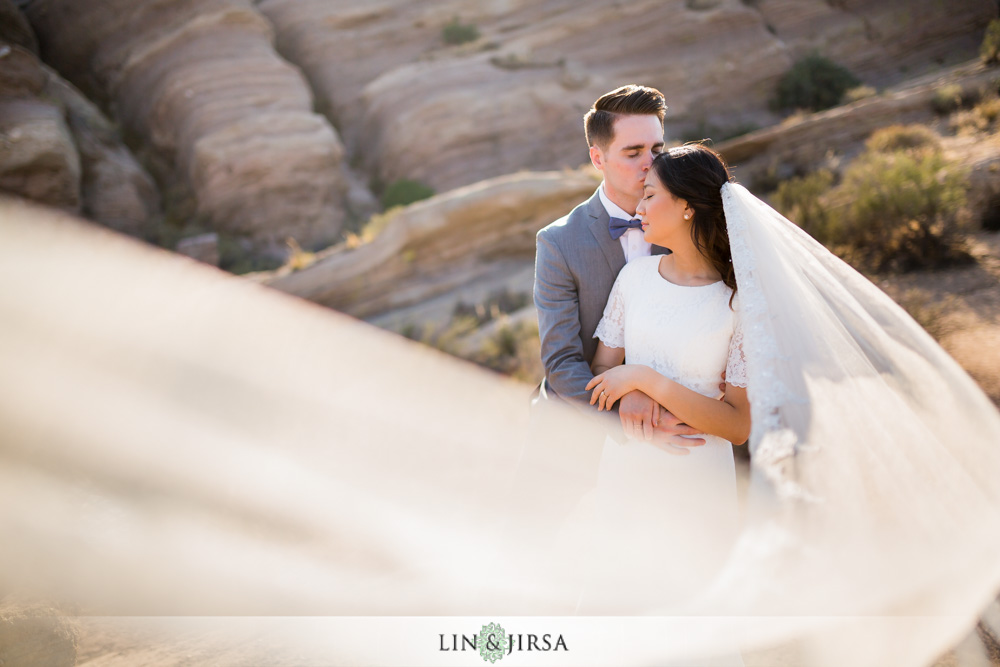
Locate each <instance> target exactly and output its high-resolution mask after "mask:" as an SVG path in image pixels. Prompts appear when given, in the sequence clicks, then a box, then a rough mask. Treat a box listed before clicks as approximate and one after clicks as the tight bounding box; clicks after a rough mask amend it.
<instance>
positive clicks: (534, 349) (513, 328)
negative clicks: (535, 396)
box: [472, 322, 545, 384]
mask: <svg viewBox="0 0 1000 667" xmlns="http://www.w3.org/2000/svg"><path fill="white" fill-rule="evenodd" d="M541 356H542V355H541V342H540V340H539V336H538V325H537V324H536V323H534V322H531V323H528V322H520V323H515V324H511V323H504V324H502V325H501V326H500V327H499V328H497V330H496V332H495V333H494V334H493V335H492V336H491V337H490V338H488V339H487V340H486V341H485V342H484V343H483V346H482V348H481V349H480V350H479V352H478V353H477V354H476V355H475V356H474V357H473V359H472V361H475V362H476V363H478V364H480V365H481V366H485V367H486V368H490V369H492V370H495V371H497V372H499V373H503V374H504V375H509V376H510V377H513V378H515V379H517V380H522V381H524V382H528V383H530V384H537V383H538V382H539V381H540V380H541V379H542V376H543V375H544V374H545V371H544V370H543V368H542V362H541Z"/></svg>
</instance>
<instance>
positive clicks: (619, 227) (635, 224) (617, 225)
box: [608, 218, 642, 239]
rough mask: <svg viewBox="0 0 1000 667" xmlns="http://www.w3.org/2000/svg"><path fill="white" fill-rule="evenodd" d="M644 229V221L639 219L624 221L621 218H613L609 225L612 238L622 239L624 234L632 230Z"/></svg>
mask: <svg viewBox="0 0 1000 667" xmlns="http://www.w3.org/2000/svg"><path fill="white" fill-rule="evenodd" d="M641 227H642V220H640V219H639V218H632V219H631V220H623V219H621V218H611V222H609V223H608V231H610V232H611V238H613V239H620V238H621V237H622V234H624V233H625V232H627V231H628V230H630V229H640V228H641Z"/></svg>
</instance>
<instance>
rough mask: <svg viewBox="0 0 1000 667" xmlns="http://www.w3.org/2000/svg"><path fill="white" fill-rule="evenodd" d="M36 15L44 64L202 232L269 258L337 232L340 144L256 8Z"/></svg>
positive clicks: (62, 10) (218, 2) (64, 6)
mask: <svg viewBox="0 0 1000 667" xmlns="http://www.w3.org/2000/svg"><path fill="white" fill-rule="evenodd" d="M25 11H26V13H27V16H28V18H29V20H30V21H31V23H32V25H33V27H34V29H35V32H36V34H37V35H38V38H39V43H40V48H41V53H42V56H43V57H44V58H45V60H46V61H47V62H49V63H50V64H52V65H53V66H54V67H55V68H56V69H57V70H58V71H59V72H60V73H62V74H63V75H64V76H66V77H67V78H68V79H69V80H70V81H72V82H73V83H75V84H76V85H78V86H79V87H80V88H81V89H83V90H84V91H85V92H86V93H87V94H88V95H89V96H90V97H91V98H92V99H95V100H97V101H98V102H99V103H100V104H102V105H105V106H106V107H107V108H110V109H113V110H114V114H115V116H116V117H117V119H118V120H119V122H121V123H122V125H123V126H124V127H125V128H126V129H127V130H128V131H129V132H131V133H133V134H134V135H135V136H137V137H140V138H141V143H143V144H144V145H145V146H146V147H147V148H148V151H149V153H150V155H149V156H148V159H149V161H150V163H151V164H153V165H154V166H156V171H157V172H158V173H157V176H158V177H159V179H160V180H161V181H162V182H164V183H166V184H167V185H170V184H171V183H174V182H178V183H181V184H182V185H184V186H185V187H186V188H187V190H188V191H189V192H190V193H191V194H192V195H193V199H194V203H195V213H196V215H197V216H198V218H199V219H200V220H201V221H202V222H203V224H206V225H207V226H208V227H210V228H211V229H213V230H215V231H220V232H226V233H229V234H232V235H236V236H242V237H248V238H250V239H252V240H253V242H254V243H255V247H256V249H257V250H267V249H272V250H273V249H276V248H279V247H281V246H282V245H283V242H284V239H285V238H286V237H288V236H292V237H294V238H296V239H297V240H298V241H299V242H300V243H301V244H302V245H304V246H313V245H323V244H328V243H330V242H331V241H332V240H333V239H334V238H335V237H336V235H337V233H338V231H339V229H340V225H341V222H342V220H343V213H342V210H341V204H342V199H343V194H344V178H343V174H342V171H341V163H340V159H341V145H340V141H339V139H338V137H337V134H336V132H335V131H334V130H333V128H332V127H331V126H330V124H329V123H328V122H327V121H326V120H325V119H324V118H323V117H322V116H319V115H317V114H315V113H313V112H312V96H311V94H310V91H309V89H308V86H307V85H306V82H305V81H304V80H303V79H302V76H301V74H300V73H299V72H298V71H297V70H296V69H295V68H294V67H291V66H290V65H289V64H288V63H286V62H285V61H283V60H282V59H281V58H280V57H278V55H277V54H276V53H275V51H274V49H273V47H272V38H273V35H272V30H271V26H270V24H269V23H268V22H267V21H266V20H265V19H264V18H263V17H262V16H261V15H260V14H258V13H257V12H256V11H255V10H254V8H253V7H252V5H251V3H250V2H248V1H241V0H210V1H204V0H198V1H195V0H176V1H174V2H157V3H139V4H136V3H133V2H129V1H127V0H117V1H113V2H100V3H97V2H85V3H80V2H75V1H74V2H70V1H68V0H41V1H37V0H36V1H34V2H31V3H28V4H27V5H26V7H25ZM167 204H168V206H169V205H171V204H173V202H172V201H168V202H167Z"/></svg>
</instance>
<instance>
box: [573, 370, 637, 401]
mask: <svg viewBox="0 0 1000 667" xmlns="http://www.w3.org/2000/svg"><path fill="white" fill-rule="evenodd" d="M642 368H643V367H642V366H632V365H628V364H626V365H624V366H615V367H614V368H611V369H608V370H606V371H604V372H603V373H601V374H599V375H595V376H594V379H593V380H591V381H590V382H588V383H587V387H586V389H588V390H590V389H593V393H592V394H591V396H590V404H591V405H594V404H595V403H596V404H597V409H598V410H610V409H611V407H612V406H613V405H614V404H615V403H616V402H617V401H618V399H620V398H621V397H622V396H624V395H625V394H627V393H629V392H630V391H632V390H633V389H638V388H639V387H638V386H637V380H638V376H639V373H640V372H641V370H642Z"/></svg>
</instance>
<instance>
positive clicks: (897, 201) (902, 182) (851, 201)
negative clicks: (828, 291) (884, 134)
mask: <svg viewBox="0 0 1000 667" xmlns="http://www.w3.org/2000/svg"><path fill="white" fill-rule="evenodd" d="M882 142H883V139H882V138H881V137H875V136H873V137H872V139H870V140H869V147H868V149H867V150H866V151H865V152H864V153H862V154H861V155H860V156H858V158H856V159H855V160H854V161H853V162H852V163H851V164H850V166H849V167H848V168H847V170H846V171H845V173H844V180H843V183H842V184H841V186H840V187H839V195H840V196H842V197H843V199H844V200H846V201H847V202H848V204H847V205H846V207H845V208H844V210H843V211H841V212H840V213H839V215H838V218H839V220H837V223H836V228H837V234H838V239H837V240H839V241H842V242H844V243H848V244H849V245H850V247H851V248H852V251H851V252H850V258H851V259H852V261H854V262H855V264H860V265H862V266H863V267H864V268H867V269H870V270H872V271H878V272H881V271H908V270H915V269H925V268H939V267H943V266H948V265H950V264H955V263H959V262H962V261H967V260H968V259H969V255H968V253H967V252H966V251H965V248H964V239H963V237H962V235H961V233H960V232H961V229H960V224H959V212H960V211H961V209H962V207H963V206H964V204H965V197H966V192H967V190H968V176H967V173H966V172H965V170H963V169H961V168H960V167H958V166H957V165H955V164H953V163H951V162H950V161H949V160H948V159H947V158H946V157H945V156H944V153H943V152H942V151H941V149H940V148H938V147H937V146H929V145H921V146H919V147H915V148H907V149H898V150H889V151H886V150H880V149H879V148H875V147H876V146H880V145H882Z"/></svg>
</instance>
